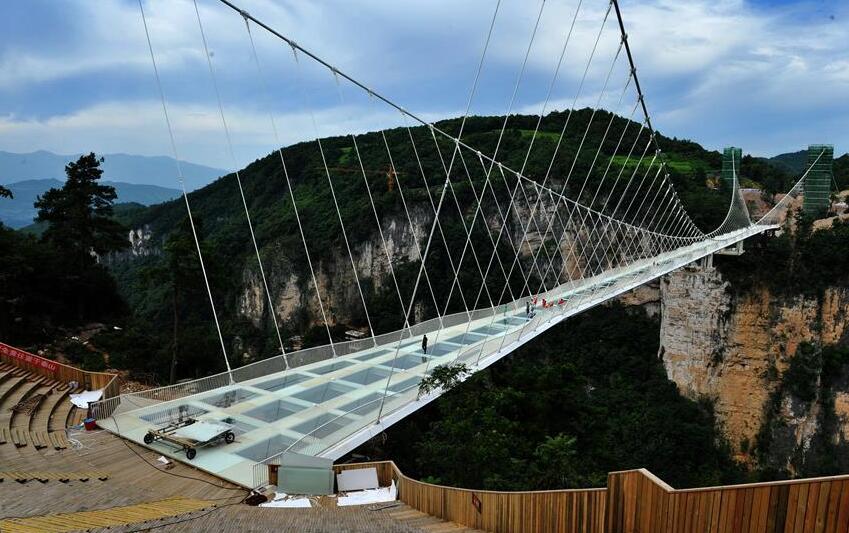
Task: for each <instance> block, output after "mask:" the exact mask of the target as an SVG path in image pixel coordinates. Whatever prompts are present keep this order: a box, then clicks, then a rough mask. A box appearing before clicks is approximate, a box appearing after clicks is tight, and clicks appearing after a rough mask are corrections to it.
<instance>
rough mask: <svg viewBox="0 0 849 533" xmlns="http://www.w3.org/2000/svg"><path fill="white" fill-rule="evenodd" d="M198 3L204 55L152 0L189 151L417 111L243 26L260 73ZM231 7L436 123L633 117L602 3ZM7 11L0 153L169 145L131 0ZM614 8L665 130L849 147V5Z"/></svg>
mask: <svg viewBox="0 0 849 533" xmlns="http://www.w3.org/2000/svg"><path fill="white" fill-rule="evenodd" d="M197 2H198V7H199V13H200V19H201V21H202V24H203V30H204V35H205V36H206V39H207V44H208V50H209V54H208V55H207V53H206V51H205V49H204V44H203V40H202V37H201V32H200V28H199V25H198V20H197V14H196V12H195V8H194V4H193V2H192V0H143V3H144V9H145V12H146V14H147V22H148V25H149V28H150V35H151V42H152V47H153V51H154V55H155V58H156V62H157V65H158V67H159V71H160V74H161V78H162V88H163V92H164V94H165V100H166V105H167V108H168V111H169V114H170V118H171V122H172V126H173V131H174V135H175V141H176V142H175V144H176V149H177V155H178V156H179V157H180V158H181V159H185V160H188V161H192V162H195V163H201V164H206V165H210V166H214V167H220V168H229V169H232V168H239V167H241V166H243V165H244V164H246V163H249V162H251V161H253V160H254V159H256V158H259V157H262V156H263V155H265V154H267V153H269V152H271V151H272V150H273V149H274V148H275V147H276V146H278V144H283V145H285V144H290V143H294V142H298V141H302V140H309V139H314V138H315V137H316V136H325V135H331V134H341V133H349V132H363V131H370V130H374V129H376V128H382V127H388V126H398V125H402V124H404V122H405V120H412V119H409V118H407V119H405V118H404V117H402V116H401V115H400V113H398V112H397V111H396V110H394V109H392V108H390V107H389V106H387V105H385V104H383V103H381V102H379V101H376V100H375V99H374V98H370V97H369V95H368V93H367V92H365V91H362V90H360V89H358V88H356V87H354V86H352V85H351V84H349V83H347V82H346V81H345V80H344V79H340V80H339V81H338V82H337V80H336V79H335V78H334V76H333V74H332V72H331V71H330V70H329V69H327V68H325V67H322V66H319V65H317V64H316V63H315V62H313V61H311V60H310V59H309V58H307V57H305V56H304V55H303V54H299V55H298V57H297V61H296V60H295V58H294V57H293V54H292V51H291V49H290V48H289V47H288V45H286V44H285V43H283V42H281V41H280V40H279V39H277V38H275V37H273V36H271V35H270V34H268V33H267V32H265V31H263V30H262V29H261V28H259V27H257V26H252V27H251V36H252V37H253V38H254V42H255V46H256V49H257V56H256V59H257V60H258V62H259V69H258V68H257V65H256V63H255V60H254V55H253V53H252V49H251V44H250V40H249V35H248V32H247V31H246V26H245V22H244V20H243V19H242V18H241V16H239V14H237V13H235V12H233V11H232V10H230V9H229V8H227V7H226V6H224V5H223V4H222V3H220V2H219V1H218V0H197ZM235 2H236V3H238V4H239V5H240V6H241V7H242V8H243V9H245V10H246V11H248V12H249V13H250V14H251V15H253V16H255V17H257V18H258V19H260V20H262V21H264V22H265V23H266V24H268V25H269V26H271V27H273V28H274V29H276V30H278V31H279V32H280V33H282V34H285V35H286V36H288V37H289V38H291V39H293V40H294V41H296V42H297V43H298V44H299V45H301V46H303V47H304V48H306V49H308V50H311V51H313V52H314V53H316V54H317V55H319V56H321V57H322V58H325V59H326V60H327V61H328V63H330V64H332V65H333V66H334V67H336V68H337V69H338V70H340V71H342V72H345V73H348V74H350V75H351V76H352V77H354V78H356V79H358V80H360V81H362V82H363V83H364V84H366V85H367V86H369V87H370V88H371V89H372V90H374V91H376V92H378V93H380V94H383V95H385V96H387V97H388V98H390V99H391V100H392V101H394V102H396V103H398V104H399V105H401V106H402V107H403V108H404V109H407V110H408V111H410V112H411V113H413V114H415V115H416V116H417V117H419V118H421V119H423V120H425V121H434V120H438V119H441V118H448V117H452V116H459V115H462V114H463V113H464V112H465V111H466V108H467V104H468V102H469V96H470V94H473V96H472V98H471V105H470V106H469V112H470V113H471V114H481V115H483V114H486V115H495V114H499V115H500V114H504V113H505V112H507V111H508V110H509V111H511V112H514V113H515V112H522V113H529V114H538V113H540V112H548V111H551V110H554V109H565V108H568V107H571V106H573V105H577V106H599V107H604V108H606V109H613V110H615V111H617V112H619V113H621V114H623V115H628V114H629V113H630V112H631V110H632V109H633V106H632V104H634V103H636V93H635V92H634V87H633V84H632V83H631V84H628V82H627V79H628V75H629V69H628V65H627V60H626V57H625V56H624V54H622V53H621V52H620V53H619V54H618V55H617V50H619V45H620V32H619V29H618V24H617V23H616V19H615V17H614V16H612V15H611V16H610V17H608V19H607V20H606V21H605V19H604V15H605V12H606V9H607V6H608V3H607V2H606V1H605V0H547V1H546V2H545V3H544V5H543V3H542V2H541V1H540V0H501V2H500V3H498V4H497V0H462V1H457V0H405V1H403V2H399V1H398V0H357V1H356V2H350V1H342V0H309V1H307V0H235ZM5 4H6V5H4V8H5V9H4V16H3V17H2V18H0V150H5V151H11V152H31V151H36V150H40V149H44V150H49V151H53V152H56V153H76V152H83V151H92V150H93V151H96V152H99V153H116V152H118V153H129V154H140V155H172V154H173V151H172V147H171V145H170V143H169V136H168V130H167V128H166V123H165V120H164V115H163V111H162V104H161V102H160V99H159V92H158V89H157V84H156V80H155V77H154V74H153V68H152V63H151V57H150V51H149V49H148V44H147V41H146V39H145V33H144V26H143V24H142V17H141V15H140V10H139V4H138V1H137V0H97V1H92V0H18V1H10V2H6V3H5ZM620 4H621V8H622V14H623V17H624V20H625V25H626V31H627V33H628V42H629V43H630V45H631V48H632V51H633V56H634V61H635V63H636V67H637V73H638V76H639V79H640V83H641V86H642V88H643V92H644V93H645V100H646V104H647V106H648V109H649V113H650V115H651V119H652V123H653V124H654V126H655V127H656V128H657V129H658V130H660V131H661V132H662V133H664V134H666V135H669V136H676V137H679V138H689V139H693V140H695V141H697V142H699V143H701V144H703V145H704V146H706V147H707V148H710V149H719V148H722V147H723V146H729V145H735V146H742V147H743V148H744V150H745V151H746V152H748V153H754V154H757V155H765V156H772V155H776V154H779V153H783V152H789V151H796V150H799V149H802V148H804V147H806V146H807V145H808V144H811V143H829V144H834V145H835V147H836V152H838V153H844V152H847V151H849V128H848V127H847V124H849V98H847V96H849V2H846V1H845V0H686V1H682V0H621V2H620ZM496 5H498V12H497V16H496V17H495V23H494V25H493V26H492V34H491V37H490V39H489V45H488V46H487V47H486V54H485V56H484V61H483V64H482V65H483V66H482V68H481V72H480V77H479V79H478V83H477V84H476V86H475V90H474V92H473V93H472V87H473V81H474V79H475V74H476V71H477V68H478V64H479V63H480V60H481V55H482V51H483V50H484V45H485V42H486V39H487V35H488V30H489V28H490V24H491V22H492V20H493V12H494V11H495V9H496ZM537 19H539V21H540V22H539V25H538V26H536V32H534V31H533V30H534V27H535V22H536V20H537ZM573 20H574V21H575V25H574V30H572V33H571V35H570V34H569V30H570V27H571V23H572V21H573ZM532 35H533V39H531V36H532ZM567 36H568V46H566V47H565V50H566V53H565V56H564V59H563V61H562V63H561V67H560V69H559V70H558V69H557V68H556V65H557V64H558V59H559V57H560V54H561V51H562V50H563V49H564V43H566V39H567ZM596 38H598V46H597V47H596V51H595V53H592V50H593V44H594V42H595V41H596ZM529 45H530V46H529ZM526 56H527V61H526V62H525V61H524V58H525V57H526ZM590 58H592V59H591V60H590ZM207 59H209V61H207ZM209 63H211V64H212V69H213V73H214V76H211V75H210V71H209ZM523 64H524V65H525V67H524V69H523V68H522V65H523ZM585 71H586V73H587V75H586V77H585V78H584V77H583V72H585ZM555 72H556V73H557V74H556V75H555ZM608 73H609V74H610V78H609V79H610V81H609V82H607V84H605V80H606V79H607V75H608ZM582 79H583V80H584V81H583V83H582V81H581V80H582ZM216 88H217V92H218V94H220V101H221V106H220V108H219V105H218V101H219V98H218V97H216ZM549 88H550V96H549V97H548V98H546V95H547V94H548V93H549ZM620 97H621V99H620ZM222 112H223V116H224V120H223V121H222ZM640 115H641V112H638V113H637V115H636V117H637V119H638V120H641V119H642V117H641V116H640ZM272 119H273V122H272ZM224 124H226V129H225V128H224ZM275 128H276V134H275ZM569 134H577V133H571V132H570V133H569ZM231 148H232V149H231Z"/></svg>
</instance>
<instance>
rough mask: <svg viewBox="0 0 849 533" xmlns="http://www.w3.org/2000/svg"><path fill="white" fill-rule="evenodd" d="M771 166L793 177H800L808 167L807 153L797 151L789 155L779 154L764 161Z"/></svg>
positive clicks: (805, 151)
mask: <svg viewBox="0 0 849 533" xmlns="http://www.w3.org/2000/svg"><path fill="white" fill-rule="evenodd" d="M766 160H767V161H768V162H769V163H770V164H771V165H773V166H775V167H778V168H780V169H782V170H785V171H787V172H789V173H790V174H792V175H794V176H801V175H802V173H803V172H805V169H806V168H807V166H808V151H807V150H799V151H798V152H791V153H789V154H781V155H777V156H775V157H770V158H767V159H766Z"/></svg>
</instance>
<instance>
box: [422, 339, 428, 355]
mask: <svg viewBox="0 0 849 533" xmlns="http://www.w3.org/2000/svg"><path fill="white" fill-rule="evenodd" d="M422 353H423V354H426V353H427V335H424V336H422Z"/></svg>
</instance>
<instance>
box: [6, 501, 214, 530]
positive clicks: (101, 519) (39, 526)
mask: <svg viewBox="0 0 849 533" xmlns="http://www.w3.org/2000/svg"><path fill="white" fill-rule="evenodd" d="M213 506H214V503H213V502H209V501H205V500H193V499H190V498H171V499H168V500H160V501H155V502H149V503H141V504H137V505H127V506H124V507H112V508H109V509H104V510H100V511H83V512H79V513H63V514H51V515H45V516H36V517H31V518H10V519H7V520H2V521H0V531H4V532H9V533H61V532H66V531H80V530H90V529H93V528H112V527H115V526H123V525H128V524H134V523H140V522H148V521H151V520H161V519H163V518H167V517H173V516H178V515H183V514H186V513H190V512H193V511H200V510H205V509H208V508H211V507H213Z"/></svg>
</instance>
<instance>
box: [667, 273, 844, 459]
mask: <svg viewBox="0 0 849 533" xmlns="http://www.w3.org/2000/svg"><path fill="white" fill-rule="evenodd" d="M660 300H661V308H662V311H661V316H662V317H661V338H660V346H661V348H660V354H659V355H660V357H661V358H662V359H663V363H664V366H665V367H666V371H667V374H668V375H669V378H670V379H672V380H673V381H674V382H675V383H676V384H677V385H678V388H679V389H680V391H681V392H682V394H685V395H687V396H689V397H693V398H697V397H706V398H710V399H712V400H713V401H714V407H715V410H716V414H717V418H718V420H719V421H720V422H721V423H722V424H723V426H724V428H723V429H724V432H725V434H726V436H727V438H728V440H729V442H730V444H731V446H732V448H733V449H735V450H736V451H738V452H740V454H741V458H743V459H750V458H749V457H748V455H747V453H746V452H748V451H749V450H750V449H751V447H752V446H753V445H754V444H755V441H756V437H757V435H758V433H759V431H761V429H762V424H763V423H764V422H765V420H767V419H768V418H769V417H768V416H767V413H768V412H771V413H772V414H771V415H770V416H771V417H772V418H771V419H772V422H771V423H773V424H774V425H775V427H776V428H778V429H777V430H776V431H773V434H772V450H773V455H776V454H777V455H778V456H777V457H773V459H775V460H776V461H775V462H777V463H779V466H783V467H787V468H789V470H791V471H793V468H792V466H791V465H790V460H791V456H792V455H793V454H798V453H804V452H805V451H806V450H807V449H808V448H809V447H810V443H811V441H812V439H813V437H814V436H815V435H816V434H818V432H820V431H821V429H822V428H821V422H820V421H821V418H822V416H821V415H822V413H821V412H820V410H821V408H820V407H821V406H820V403H821V402H820V399H821V397H822V396H823V391H822V390H818V391H817V398H816V400H814V401H802V400H800V399H799V398H797V397H794V396H793V394H792V393H790V392H788V391H787V390H785V389H784V388H782V387H781V384H782V382H783V381H782V380H783V378H784V374H785V372H786V371H787V369H788V367H789V366H790V363H791V360H792V359H793V357H795V356H796V353H797V349H798V347H799V345H800V343H802V342H805V341H809V342H814V343H816V344H819V345H827V344H835V343H838V342H840V341H841V340H843V339H844V338H845V337H846V336H847V335H849V319H847V313H848V312H849V289H847V288H845V287H832V288H829V289H827V290H826V291H825V292H824V293H823V294H822V295H821V297H820V298H814V297H805V296H800V295H795V296H777V295H774V294H771V293H770V292H769V291H767V290H755V291H752V292H748V293H745V294H742V295H738V294H735V293H734V292H733V291H732V290H731V287H730V286H729V284H728V282H727V281H725V280H724V279H723V277H722V275H721V273H720V272H719V271H718V270H716V269H713V268H708V269H704V268H701V267H698V268H695V267H690V268H687V269H682V270H680V271H677V272H674V273H672V274H670V275H668V276H665V277H664V278H663V279H662V280H661V283H660ZM843 381H844V384H845V381H846V380H843ZM834 413H835V415H836V417H837V424H835V428H834V430H833V432H834V434H832V435H827V436H826V437H827V438H829V439H831V440H832V441H833V442H835V443H837V442H841V443H842V442H844V441H845V440H846V437H847V436H849V388H846V387H845V386H838V387H837V389H836V390H834ZM781 463H784V464H781Z"/></svg>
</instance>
